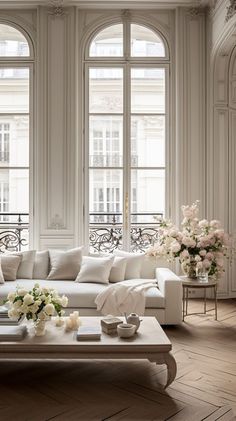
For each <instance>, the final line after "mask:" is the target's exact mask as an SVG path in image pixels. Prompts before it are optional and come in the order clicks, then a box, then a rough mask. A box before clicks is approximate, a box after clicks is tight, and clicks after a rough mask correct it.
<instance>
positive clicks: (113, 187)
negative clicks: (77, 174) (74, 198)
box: [89, 169, 123, 223]
mask: <svg viewBox="0 0 236 421" xmlns="http://www.w3.org/2000/svg"><path fill="white" fill-rule="evenodd" d="M122 192H123V179H122V170H105V169H100V170H90V192H89V213H90V222H96V223H114V222H116V223H119V222H122V216H121V215H119V214H121V213H122V194H123V193H122ZM94 213H95V215H91V214H94ZM108 214H111V215H108Z"/></svg>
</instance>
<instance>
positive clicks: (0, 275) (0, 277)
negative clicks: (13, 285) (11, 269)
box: [0, 258, 5, 284]
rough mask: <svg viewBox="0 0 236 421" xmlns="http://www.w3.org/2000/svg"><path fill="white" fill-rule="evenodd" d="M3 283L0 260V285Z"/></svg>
mask: <svg viewBox="0 0 236 421" xmlns="http://www.w3.org/2000/svg"><path fill="white" fill-rule="evenodd" d="M0 259H1V258H0ZM4 282H5V280H4V276H3V273H2V266H1V260H0V284H4Z"/></svg>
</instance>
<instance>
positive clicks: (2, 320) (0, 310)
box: [0, 306, 23, 326]
mask: <svg viewBox="0 0 236 421" xmlns="http://www.w3.org/2000/svg"><path fill="white" fill-rule="evenodd" d="M22 320H23V317H21V318H20V320H17V319H15V320H12V319H10V318H9V317H8V308H7V307H6V306H0V326H5V325H8V326H17V325H19V324H20V323H21V322H22Z"/></svg>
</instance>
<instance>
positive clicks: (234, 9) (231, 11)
mask: <svg viewBox="0 0 236 421" xmlns="http://www.w3.org/2000/svg"><path fill="white" fill-rule="evenodd" d="M235 13H236V0H230V5H229V6H228V7H227V12H226V16H225V21H226V22H228V21H229V20H230V19H231V18H232V17H233V16H234V15H235Z"/></svg>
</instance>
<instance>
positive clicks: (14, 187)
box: [0, 169, 29, 212]
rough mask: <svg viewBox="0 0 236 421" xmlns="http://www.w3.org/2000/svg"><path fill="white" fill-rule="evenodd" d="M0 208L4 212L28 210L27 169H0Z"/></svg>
mask: <svg viewBox="0 0 236 421" xmlns="http://www.w3.org/2000/svg"><path fill="white" fill-rule="evenodd" d="M0 185H1V186H3V188H2V190H3V194H2V195H1V197H0V209H1V210H2V211H3V210H4V212H28V211H29V171H28V170H8V169H0Z"/></svg>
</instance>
